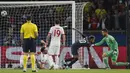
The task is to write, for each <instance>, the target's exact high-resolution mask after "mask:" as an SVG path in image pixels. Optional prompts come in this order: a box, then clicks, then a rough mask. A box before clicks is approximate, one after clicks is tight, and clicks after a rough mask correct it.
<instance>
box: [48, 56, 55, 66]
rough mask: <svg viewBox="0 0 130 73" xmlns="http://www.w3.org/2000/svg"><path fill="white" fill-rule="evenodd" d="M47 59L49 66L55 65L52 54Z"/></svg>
mask: <svg viewBox="0 0 130 73" xmlns="http://www.w3.org/2000/svg"><path fill="white" fill-rule="evenodd" d="M47 61H48V64H49V66H52V65H54V62H53V58H52V56H48V60H47Z"/></svg>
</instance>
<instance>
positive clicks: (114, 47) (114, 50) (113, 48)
mask: <svg viewBox="0 0 130 73" xmlns="http://www.w3.org/2000/svg"><path fill="white" fill-rule="evenodd" d="M102 35H103V36H104V38H103V39H102V40H101V41H100V42H98V43H96V44H94V45H95V46H99V45H101V44H103V43H104V42H106V43H107V45H108V46H109V47H110V50H109V51H108V52H105V53H103V55H102V57H103V61H104V63H105V65H106V69H110V66H109V64H108V57H111V60H112V65H115V66H128V65H129V63H128V62H117V58H118V54H119V51H118V43H117V41H116V40H115V38H114V37H113V36H111V35H109V34H108V30H107V29H103V30H102ZM94 45H92V46H94Z"/></svg>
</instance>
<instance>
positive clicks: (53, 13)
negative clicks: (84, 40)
mask: <svg viewBox="0 0 130 73" xmlns="http://www.w3.org/2000/svg"><path fill="white" fill-rule="evenodd" d="M83 7H84V3H77V4H76V7H75V8H76V10H75V19H76V23H75V28H77V29H78V30H80V31H81V32H82V31H83ZM2 10H5V11H7V16H1V15H0V45H1V47H0V48H1V49H0V50H1V51H0V56H1V57H0V64H1V65H0V66H1V67H3V68H5V67H7V66H6V64H7V65H9V64H10V63H13V64H14V63H15V64H16V63H19V59H20V54H21V53H20V51H22V48H21V47H19V46H21V42H20V27H21V25H22V24H23V23H24V22H26V20H25V18H26V15H31V16H32V22H33V23H35V24H37V26H38V30H39V37H38V39H37V46H40V40H41V39H43V40H45V39H46V36H47V34H48V31H49V29H50V27H51V26H53V25H54V20H55V19H59V20H60V24H61V26H66V25H67V26H68V27H67V28H65V29H64V30H65V33H66V46H71V45H72V41H73V40H72V39H73V38H74V37H75V38H76V39H75V40H78V39H80V38H81V36H80V35H79V34H78V33H77V32H76V33H75V36H74V37H72V29H70V28H71V27H72V23H73V18H74V17H72V4H71V3H62V4H60V3H58V2H57V3H51V4H49V3H40V4H37V3H31V4H9V3H8V4H0V11H2ZM5 46H6V47H5ZM10 46H13V47H10ZM37 50H40V49H37ZM81 51H82V50H81ZM82 53H83V52H81V54H80V55H81V62H82V63H83V54H82Z"/></svg>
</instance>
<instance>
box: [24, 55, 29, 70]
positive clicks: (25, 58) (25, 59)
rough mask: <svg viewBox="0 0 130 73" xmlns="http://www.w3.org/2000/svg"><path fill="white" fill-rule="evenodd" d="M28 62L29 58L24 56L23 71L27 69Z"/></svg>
mask: <svg viewBox="0 0 130 73" xmlns="http://www.w3.org/2000/svg"><path fill="white" fill-rule="evenodd" d="M27 60H28V56H27V55H24V56H23V69H25V70H26V69H27Z"/></svg>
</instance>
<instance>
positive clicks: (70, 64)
mask: <svg viewBox="0 0 130 73" xmlns="http://www.w3.org/2000/svg"><path fill="white" fill-rule="evenodd" d="M77 60H78V58H73V59H72V60H71V62H70V63H69V64H68V67H72V65H73V64H74V63H75V62H76V61H77Z"/></svg>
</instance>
